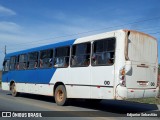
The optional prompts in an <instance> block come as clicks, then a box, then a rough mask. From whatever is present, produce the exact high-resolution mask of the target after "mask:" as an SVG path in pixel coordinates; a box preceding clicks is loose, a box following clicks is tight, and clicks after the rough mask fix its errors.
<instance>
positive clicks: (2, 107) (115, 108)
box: [0, 89, 160, 120]
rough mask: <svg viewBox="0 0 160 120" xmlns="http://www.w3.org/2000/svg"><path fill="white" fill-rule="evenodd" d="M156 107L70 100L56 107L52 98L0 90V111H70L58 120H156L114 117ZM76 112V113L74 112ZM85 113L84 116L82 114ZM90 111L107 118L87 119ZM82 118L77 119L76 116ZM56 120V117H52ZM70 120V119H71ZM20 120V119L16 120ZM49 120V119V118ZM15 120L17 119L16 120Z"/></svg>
mask: <svg viewBox="0 0 160 120" xmlns="http://www.w3.org/2000/svg"><path fill="white" fill-rule="evenodd" d="M159 110H160V108H158V106H157V105H154V104H140V103H134V102H127V101H112V100H103V101H102V102H101V103H100V104H97V105H95V104H89V103H86V102H85V101H84V100H72V101H71V102H70V103H69V105H68V106H57V105H56V104H55V102H54V98H53V97H48V96H41V95H32V94H21V95H20V96H19V97H12V96H11V94H10V92H7V91H2V90H1V89H0V111H39V112H40V111H50V112H53V113H55V114H57V113H56V112H54V111H70V112H65V113H64V112H63V116H69V117H58V119H68V120H72V119H73V118H74V119H75V117H76V120H82V119H91V120H97V119H101V120H104V119H108V120H112V119H113V120H115V119H126V120H128V119H137V120H140V119H145V120H146V119H148V120H150V119H157V120H158V118H157V117H153V118H150V117H148V118H146V117H145V118H144V117H141V118H139V117H136V118H135V117H134V118H129V117H126V118H124V117H121V118H119V117H115V116H121V115H122V116H126V114H127V113H138V112H143V113H146V112H148V111H159ZM75 111H78V112H75ZM79 111H85V113H86V114H83V113H84V112H82V113H81V112H79ZM90 111H100V112H102V113H103V115H104V113H105V114H106V116H109V117H104V116H103V115H102V116H103V117H102V116H101V115H100V116H97V117H98V118H97V117H89V116H90V115H91V116H92V115H93V114H94V112H93V113H90ZM81 115H82V116H83V117H78V116H81ZM54 118H55V119H57V117H54ZM71 118H72V119H71ZM8 119H9V118H8ZM18 119H20V118H18ZM50 119H51V118H50ZM16 120H17V118H16Z"/></svg>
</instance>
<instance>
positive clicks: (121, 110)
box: [8, 93, 158, 114]
mask: <svg viewBox="0 0 160 120" xmlns="http://www.w3.org/2000/svg"><path fill="white" fill-rule="evenodd" d="M8 95H11V94H8ZM19 97H23V98H27V99H34V100H39V101H45V102H50V103H55V101H54V97H51V96H43V95H35V94H27V93H21V94H20V96H19ZM68 106H73V107H79V108H84V109H89V110H90V111H93V110H98V111H103V112H111V113H118V114H127V113H139V112H149V111H155V110H158V107H157V105H155V104H145V103H138V102H130V101H123V100H102V101H101V102H100V103H89V102H85V100H83V99H71V100H70V101H69V103H68V105H67V106H65V107H68Z"/></svg>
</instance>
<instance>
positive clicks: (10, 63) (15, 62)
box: [9, 55, 17, 71]
mask: <svg viewBox="0 0 160 120" xmlns="http://www.w3.org/2000/svg"><path fill="white" fill-rule="evenodd" d="M12 57H15V61H14V62H11V58H12ZM13 64H14V69H11V65H13ZM16 64H17V56H16V55H14V56H11V57H10V62H9V71H14V70H16Z"/></svg>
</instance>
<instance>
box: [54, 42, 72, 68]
mask: <svg viewBox="0 0 160 120" xmlns="http://www.w3.org/2000/svg"><path fill="white" fill-rule="evenodd" d="M65 47H68V48H69V55H68V56H65V58H66V57H68V65H67V66H66V67H65V66H55V62H56V58H57V57H56V52H57V51H56V49H58V48H65ZM70 54H71V46H70V45H66V46H60V47H56V48H54V55H53V67H54V68H68V67H69V66H70ZM63 57H64V56H63ZM59 58H60V57H59Z"/></svg>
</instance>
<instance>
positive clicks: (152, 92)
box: [2, 29, 159, 106]
mask: <svg viewBox="0 0 160 120" xmlns="http://www.w3.org/2000/svg"><path fill="white" fill-rule="evenodd" d="M157 48H158V46H157V39H156V38H154V37H152V36H150V35H148V34H145V33H142V32H138V31H135V30H123V29H121V30H115V31H111V32H106V33H101V34H96V35H91V36H87V37H82V38H78V39H72V40H68V41H63V42H58V43H54V44H49V45H45V46H40V47H36V48H32V49H27V50H22V51H19V52H14V53H9V54H6V56H5V58H4V62H3V75H2V89H3V90H8V91H11V93H12V96H18V95H19V93H30V94H39V95H46V96H53V97H54V99H55V102H56V104H57V105H60V106H62V105H65V104H66V103H67V101H68V100H69V99H73V98H77V99H86V100H89V101H96V102H97V103H98V102H100V101H101V100H103V99H112V100H126V99H128V98H146V97H156V96H157V95H158V91H159V87H158V84H157V73H158V52H157Z"/></svg>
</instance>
